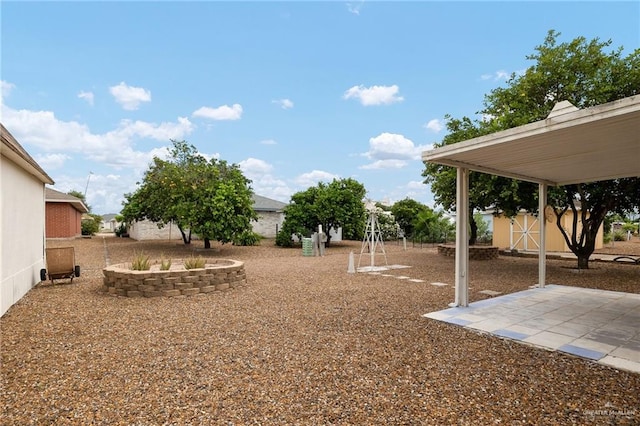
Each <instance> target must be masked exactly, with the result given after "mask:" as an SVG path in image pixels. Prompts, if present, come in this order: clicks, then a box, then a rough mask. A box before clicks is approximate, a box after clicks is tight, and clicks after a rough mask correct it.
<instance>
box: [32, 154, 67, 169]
mask: <svg viewBox="0 0 640 426" xmlns="http://www.w3.org/2000/svg"><path fill="white" fill-rule="evenodd" d="M69 159H71V157H69V156H68V155H66V154H44V155H36V157H35V160H36V162H37V163H38V164H39V165H40V166H41V167H42V168H43V169H44V170H56V169H60V168H62V166H64V163H65V161H67V160H69Z"/></svg>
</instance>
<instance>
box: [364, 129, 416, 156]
mask: <svg viewBox="0 0 640 426" xmlns="http://www.w3.org/2000/svg"><path fill="white" fill-rule="evenodd" d="M425 149H428V146H427V145H418V146H416V145H415V144H414V143H413V141H412V140H411V139H408V138H405V137H404V136H403V135H399V134H396V133H386V132H385V133H381V134H379V135H378V136H376V137H373V138H371V139H369V151H368V152H366V153H365V154H364V156H365V157H367V158H370V159H372V160H393V159H396V160H419V159H420V158H421V155H422V151H424V150H425Z"/></svg>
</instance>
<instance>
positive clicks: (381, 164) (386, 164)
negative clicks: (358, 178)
mask: <svg viewBox="0 0 640 426" xmlns="http://www.w3.org/2000/svg"><path fill="white" fill-rule="evenodd" d="M406 165H407V162H406V161H405V160H395V159H390V160H377V161H374V162H373V163H371V164H365V165H364V166H360V167H358V168H359V169H363V170H380V169H401V168H403V167H405V166H406Z"/></svg>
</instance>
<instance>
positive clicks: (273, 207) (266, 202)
mask: <svg viewBox="0 0 640 426" xmlns="http://www.w3.org/2000/svg"><path fill="white" fill-rule="evenodd" d="M252 197H253V209H254V210H255V211H257V212H281V211H282V210H283V209H284V208H285V207H286V206H287V203H283V202H281V201H277V200H272V199H271V198H267V197H263V196H261V195H256V194H253V195H252Z"/></svg>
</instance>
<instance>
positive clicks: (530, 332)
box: [509, 324, 540, 336]
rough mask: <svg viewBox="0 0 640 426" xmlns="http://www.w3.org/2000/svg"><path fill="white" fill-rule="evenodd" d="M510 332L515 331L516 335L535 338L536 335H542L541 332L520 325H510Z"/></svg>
mask: <svg viewBox="0 0 640 426" xmlns="http://www.w3.org/2000/svg"><path fill="white" fill-rule="evenodd" d="M509 330H512V331H515V332H516V333H521V334H526V335H527V336H533V335H534V334H538V333H540V330H536V329H535V328H530V327H525V326H523V325H520V324H513V325H510V326H509Z"/></svg>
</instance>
